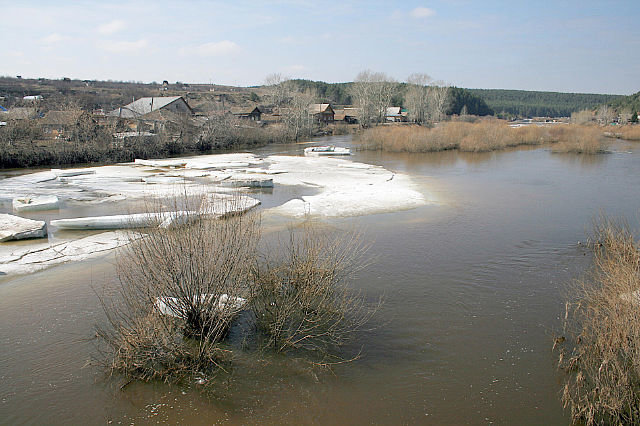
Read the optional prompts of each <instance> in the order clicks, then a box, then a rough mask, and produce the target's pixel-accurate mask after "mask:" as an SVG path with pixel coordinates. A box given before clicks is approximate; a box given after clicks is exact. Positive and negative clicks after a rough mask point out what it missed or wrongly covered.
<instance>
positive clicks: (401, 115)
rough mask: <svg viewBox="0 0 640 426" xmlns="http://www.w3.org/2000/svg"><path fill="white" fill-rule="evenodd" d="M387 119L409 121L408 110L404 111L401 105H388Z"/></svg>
mask: <svg viewBox="0 0 640 426" xmlns="http://www.w3.org/2000/svg"><path fill="white" fill-rule="evenodd" d="M384 118H385V120H386V121H391V122H394V123H400V122H405V121H407V112H406V111H402V108H401V107H388V108H387V113H386V114H385V117H384Z"/></svg>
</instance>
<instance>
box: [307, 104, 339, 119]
mask: <svg viewBox="0 0 640 426" xmlns="http://www.w3.org/2000/svg"><path fill="white" fill-rule="evenodd" d="M309 113H310V114H311V115H313V118H315V119H316V121H319V122H320V123H331V122H333V120H334V116H335V112H334V111H333V108H331V104H311V105H309Z"/></svg>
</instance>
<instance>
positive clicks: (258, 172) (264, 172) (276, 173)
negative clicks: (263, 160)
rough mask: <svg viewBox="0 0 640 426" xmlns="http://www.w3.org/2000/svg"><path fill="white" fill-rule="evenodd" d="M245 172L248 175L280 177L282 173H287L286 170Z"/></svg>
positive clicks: (250, 170)
mask: <svg viewBox="0 0 640 426" xmlns="http://www.w3.org/2000/svg"><path fill="white" fill-rule="evenodd" d="M244 172H245V173H248V174H262V175H279V174H281V173H287V171H286V170H276V169H261V168H255V169H246V170H245V171H244Z"/></svg>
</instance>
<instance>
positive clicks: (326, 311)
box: [98, 194, 375, 381]
mask: <svg viewBox="0 0 640 426" xmlns="http://www.w3.org/2000/svg"><path fill="white" fill-rule="evenodd" d="M238 200H239V199H238ZM238 200H236V199H234V200H232V201H231V202H233V203H238V202H240V201H238ZM214 201H215V200H214ZM218 204H220V203H219V202H218V203H216V202H213V203H212V201H211V200H210V199H209V198H208V197H206V196H189V195H186V194H185V195H184V196H182V197H176V198H174V199H173V200H171V202H170V205H169V206H165V207H163V208H160V207H159V205H156V206H155V208H154V210H152V211H155V212H157V213H160V214H158V215H155V216H154V217H155V218H156V219H157V222H158V223H157V225H159V226H157V227H153V228H151V229H147V230H135V231H132V233H131V235H130V236H131V239H132V240H133V242H132V243H131V244H130V245H129V246H127V247H126V248H124V249H123V250H122V251H121V252H120V253H119V254H118V258H117V260H118V262H117V267H118V277H119V286H118V287H117V291H116V294H112V295H110V297H103V298H102V302H103V306H104V308H105V312H106V314H107V317H108V320H109V327H103V328H100V329H99V330H98V335H99V337H101V338H102V341H103V342H105V343H106V351H105V353H104V354H103V355H104V359H105V360H107V367H108V369H109V370H110V371H111V372H112V373H113V372H119V373H122V374H124V375H125V376H126V377H128V378H129V379H141V380H154V379H160V380H165V381H174V380H176V381H179V380H181V379H183V378H186V377H188V376H189V375H195V374H198V375H200V374H204V375H205V376H210V375H213V374H215V373H217V372H218V371H219V370H220V368H224V365H226V364H228V362H229V361H230V359H231V350H230V346H229V345H228V344H227V343H228V342H226V341H225V337H226V336H227V332H228V330H229V328H230V325H231V323H232V321H233V320H234V319H235V318H236V317H237V316H238V314H239V313H240V312H241V311H246V312H245V314H246V315H244V316H243V318H244V319H245V320H246V321H248V322H249V324H248V325H249V327H240V328H244V330H243V333H246V335H244V336H242V338H243V339H244V341H256V342H262V343H263V344H262V345H260V348H262V349H268V350H275V351H278V352H289V351H294V350H296V351H298V352H306V353H308V354H310V353H313V354H314V361H313V362H314V363H318V362H319V363H320V364H322V365H329V364H331V363H333V362H342V361H343V360H344V359H343V358H342V357H340V356H339V355H338V352H337V351H334V349H337V348H338V347H340V346H341V345H342V344H344V343H345V342H347V341H348V338H349V337H351V336H352V335H353V334H354V333H355V332H356V331H358V330H359V329H360V328H361V327H362V326H363V325H364V324H365V323H366V322H367V321H368V320H369V319H370V317H371V315H372V314H373V312H374V311H375V309H370V307H369V305H367V304H366V303H365V300H364V298H362V297H360V295H359V294H358V293H357V292H354V291H352V290H350V289H349V288H348V287H347V281H348V279H349V278H350V277H351V276H352V274H353V273H354V272H355V271H356V270H358V269H359V267H361V266H362V263H361V262H360V261H361V259H362V257H361V255H362V252H363V250H362V247H361V245H360V244H359V239H358V238H357V236H356V235H355V234H349V236H346V235H345V234H343V235H337V234H332V235H333V236H330V234H328V233H325V232H322V231H321V230H319V229H316V228H315V226H314V225H311V224H310V223H306V224H305V225H304V226H302V227H300V228H298V229H296V230H293V231H291V233H290V236H289V240H288V242H287V244H284V245H282V246H280V247H277V248H276V250H275V251H270V252H269V253H268V256H266V257H265V258H263V259H262V260H261V259H260V257H259V256H258V248H257V247H258V243H259V240H260V225H259V216H258V215H257V214H253V213H249V214H245V215H233V216H231V217H220V211H219V210H218V211H217V209H216V206H217V205H218ZM227 207H229V206H227ZM231 207H233V206H231ZM167 212H187V214H186V215H185V214H183V213H181V214H175V213H167ZM214 217H215V218H217V219H215V220H214V219H212V218H214ZM167 218H171V219H174V220H173V222H172V223H171V224H170V225H169V226H166V225H167ZM252 320H254V321H255V322H251V321H252ZM243 321H244V320H243ZM256 333H257V334H256ZM223 344H224V345H225V346H224V347H223V346H222V345H223ZM318 359H319V360H320V361H318Z"/></svg>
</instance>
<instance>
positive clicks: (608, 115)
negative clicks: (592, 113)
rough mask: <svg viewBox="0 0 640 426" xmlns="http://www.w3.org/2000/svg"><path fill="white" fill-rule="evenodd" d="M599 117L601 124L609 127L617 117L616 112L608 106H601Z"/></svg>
mask: <svg viewBox="0 0 640 426" xmlns="http://www.w3.org/2000/svg"><path fill="white" fill-rule="evenodd" d="M597 117H598V121H599V122H600V124H603V125H607V124H609V123H611V122H612V121H613V118H614V117H615V111H614V110H613V109H611V108H609V106H608V105H602V106H600V108H598V114H597Z"/></svg>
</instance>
